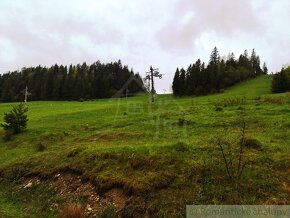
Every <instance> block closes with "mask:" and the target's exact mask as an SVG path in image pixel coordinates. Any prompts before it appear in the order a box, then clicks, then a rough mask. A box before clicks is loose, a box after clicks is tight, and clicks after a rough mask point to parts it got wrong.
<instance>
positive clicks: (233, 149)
mask: <svg viewBox="0 0 290 218" xmlns="http://www.w3.org/2000/svg"><path fill="white" fill-rule="evenodd" d="M245 131H246V123H245V121H242V123H241V127H240V136H239V138H238V139H236V140H235V141H231V140H229V139H228V138H226V137H225V136H224V135H223V134H221V135H219V136H217V138H215V139H214V141H213V142H214V144H215V145H216V146H217V147H218V148H219V150H220V152H221V158H222V161H223V162H224V165H225V168H226V172H227V175H228V178H229V179H230V181H231V182H232V183H236V184H237V182H238V181H239V180H240V178H241V176H242V174H243V171H244V168H245V166H246V164H247V160H246V155H245V146H246V145H245V141H246V137H245Z"/></svg>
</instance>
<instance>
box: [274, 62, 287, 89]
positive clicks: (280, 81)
mask: <svg viewBox="0 0 290 218" xmlns="http://www.w3.org/2000/svg"><path fill="white" fill-rule="evenodd" d="M288 91H290V66H288V67H287V68H285V69H284V68H282V70H281V71H280V72H278V73H276V74H274V75H273V80H272V92H273V93H282V92H288Z"/></svg>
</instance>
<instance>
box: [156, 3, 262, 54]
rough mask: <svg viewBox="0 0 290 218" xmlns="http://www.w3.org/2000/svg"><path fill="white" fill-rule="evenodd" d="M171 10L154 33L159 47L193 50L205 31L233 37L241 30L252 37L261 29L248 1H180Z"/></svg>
mask: <svg viewBox="0 0 290 218" xmlns="http://www.w3.org/2000/svg"><path fill="white" fill-rule="evenodd" d="M175 8H176V10H175V13H174V14H172V18H171V19H170V20H169V21H168V22H167V23H166V24H165V25H164V26H163V28H162V29H161V30H160V31H159V32H158V34H157V39H158V41H159V43H160V45H161V46H162V47H163V48H167V49H168V48H172V49H180V50H187V49H189V48H192V49H193V48H194V42H195V40H197V39H198V38H199V37H200V36H201V35H202V34H203V33H204V32H207V31H214V32H216V34H218V35H219V36H221V37H222V36H225V37H233V36H234V35H235V34H239V33H241V32H245V31H247V32H248V33H249V34H253V35H254V34H257V33H261V31H262V30H263V28H262V23H261V22H260V20H259V18H258V17H257V16H255V13H257V12H255V11H254V8H253V5H252V4H251V1H249V0H246V1H229V0H219V1H212V0H196V1H191V0H182V1H177V2H176V7H175ZM188 15H189V16H188ZM186 18H187V19H186Z"/></svg>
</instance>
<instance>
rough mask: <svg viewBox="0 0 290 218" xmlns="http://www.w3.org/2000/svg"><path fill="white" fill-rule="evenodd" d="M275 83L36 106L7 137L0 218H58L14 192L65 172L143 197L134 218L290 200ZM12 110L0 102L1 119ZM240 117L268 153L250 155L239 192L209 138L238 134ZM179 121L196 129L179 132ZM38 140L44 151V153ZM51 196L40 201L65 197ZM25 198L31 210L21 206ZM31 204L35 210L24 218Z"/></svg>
mask: <svg viewBox="0 0 290 218" xmlns="http://www.w3.org/2000/svg"><path fill="white" fill-rule="evenodd" d="M270 84H271V78H270V77H267V76H261V77H258V78H256V79H253V80H250V81H246V82H244V83H241V84H238V85H236V86H234V87H232V88H230V89H228V90H226V91H225V92H224V93H219V94H215V95H210V96H202V97H183V98H174V97H173V96H172V95H158V96H157V99H156V102H155V104H154V105H152V104H151V103H150V101H149V99H148V96H138V97H131V98H123V99H104V100H95V101H86V102H29V103H28V107H29V112H28V117H29V123H28V129H27V131H26V132H25V133H24V134H21V135H17V136H15V137H13V139H12V141H10V142H6V143H4V141H1V140H0V154H1V155H0V174H1V175H2V177H3V178H4V179H3V181H2V182H1V183H0V185H1V190H0V216H1V215H2V214H3V215H2V216H4V217H5V216H7V217H9V216H10V217H23V216H25V215H27V214H28V213H29V212H30V213H31V214H32V215H31V217H34V216H36V217H37V214H41V215H42V216H43V217H54V216H55V214H56V211H49V210H43V208H42V207H41V205H40V204H39V203H37V202H35V201H33V200H29V199H30V198H29V197H31V196H33V195H35V193H34V192H29V191H26V192H25V193H22V194H21V195H20V194H16V195H11V194H9V192H7V190H8V191H11V192H12V191H13V190H14V189H15V187H18V181H19V179H20V178H23V177H27V176H29V175H38V176H39V177H45V176H49V175H52V174H53V173H54V172H57V171H59V170H64V169H66V170H67V169H70V170H72V171H76V172H79V173H80V174H81V175H82V176H83V177H84V178H86V179H89V180H90V181H92V182H93V183H94V184H95V185H96V187H97V188H98V189H99V190H100V191H102V192H105V191H106V190H108V189H110V188H112V187H115V186H121V187H123V188H124V189H125V190H126V191H127V192H128V193H131V194H132V195H133V196H139V197H140V198H137V199H139V200H136V201H134V203H132V205H131V206H129V207H128V208H127V210H126V211H125V212H126V213H131V214H134V213H135V212H132V211H131V209H130V208H134V207H135V208H136V207H137V208H139V210H138V211H139V213H141V214H142V211H143V212H144V211H145V210H146V209H148V210H149V211H150V213H152V214H157V213H159V214H161V213H163V214H165V215H167V216H169V217H170V216H173V217H174V216H184V214H185V205H186V204H263V203H265V202H266V201H267V200H271V199H273V198H275V199H276V200H277V199H278V200H277V201H280V202H285V201H286V202H288V203H289V193H287V192H286V191H285V190H284V189H283V183H287V181H288V182H289V179H290V178H289V164H290V152H289V143H290V130H289V129H290V120H289V115H290V109H289V108H290V107H289V106H290V104H289V103H290V100H289V99H290V96H289V94H280V95H272V94H270ZM241 99H242V100H241ZM281 99H282V101H280V100H281ZM228 102H231V103H230V104H229V103H228ZM13 105H15V103H5V104H4V103H1V104H0V114H3V113H4V112H7V111H9V110H10V109H11V107H12V106H13ZM216 105H222V106H221V107H222V109H221V111H216V110H215V107H216ZM242 116H243V117H244V119H245V121H246V124H247V132H246V134H247V137H249V138H254V139H257V140H259V141H260V142H261V144H262V147H263V149H262V150H261V151H256V150H253V151H250V153H249V155H250V157H251V159H252V161H253V163H251V164H249V166H247V167H246V169H245V172H244V175H243V178H242V179H243V182H242V184H241V185H240V186H239V187H232V185H231V184H230V182H229V181H228V179H227V177H226V173H225V168H224V166H223V162H222V159H221V156H220V152H219V150H218V149H217V148H216V147H215V146H214V145H213V143H212V138H214V137H216V136H218V135H220V134H221V131H223V129H224V128H227V131H226V135H228V136H229V137H230V136H231V137H235V136H236V135H237V131H238V128H239V126H238V122H237V121H238V120H239V119H240V118H241V117H242ZM179 119H185V120H188V121H189V125H184V126H180V125H178V120H179ZM3 134H4V132H3V131H2V130H1V131H0V136H1V135H2V136H3ZM38 143H43V144H44V145H45V147H46V149H45V150H44V151H42V152H39V151H37V148H36V146H37V144H38ZM287 170H288V171H287ZM287 172H288V174H287ZM7 181H10V182H11V181H12V183H11V184H10V185H7ZM3 190H5V191H3ZM38 191H39V193H41V190H38ZM45 193H46V191H45ZM45 193H44V194H42V196H43V197H42V198H41V199H40V202H42V203H43V204H45V203H46V204H47V202H49V200H51V199H54V198H58V196H57V194H55V195H49V194H45ZM21 196H22V197H21ZM23 196H25V198H27V201H28V203H21V199H22V198H23ZM145 196H147V198H145ZM144 199H146V200H147V203H146V206H144ZM26 204H31V205H33V207H34V208H35V209H34V211H28V212H27V210H25V207H27V205H26ZM140 211H141V212H140ZM125 212H124V213H125ZM1 213H2V214H1ZM33 214H34V215H33ZM35 214H36V215H35ZM135 215H136V214H135ZM139 215H140V214H139Z"/></svg>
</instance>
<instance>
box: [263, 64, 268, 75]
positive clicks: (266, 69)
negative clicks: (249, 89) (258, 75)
mask: <svg viewBox="0 0 290 218" xmlns="http://www.w3.org/2000/svg"><path fill="white" fill-rule="evenodd" d="M263 74H268V68H267V65H266V63H265V62H264V64H263Z"/></svg>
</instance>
